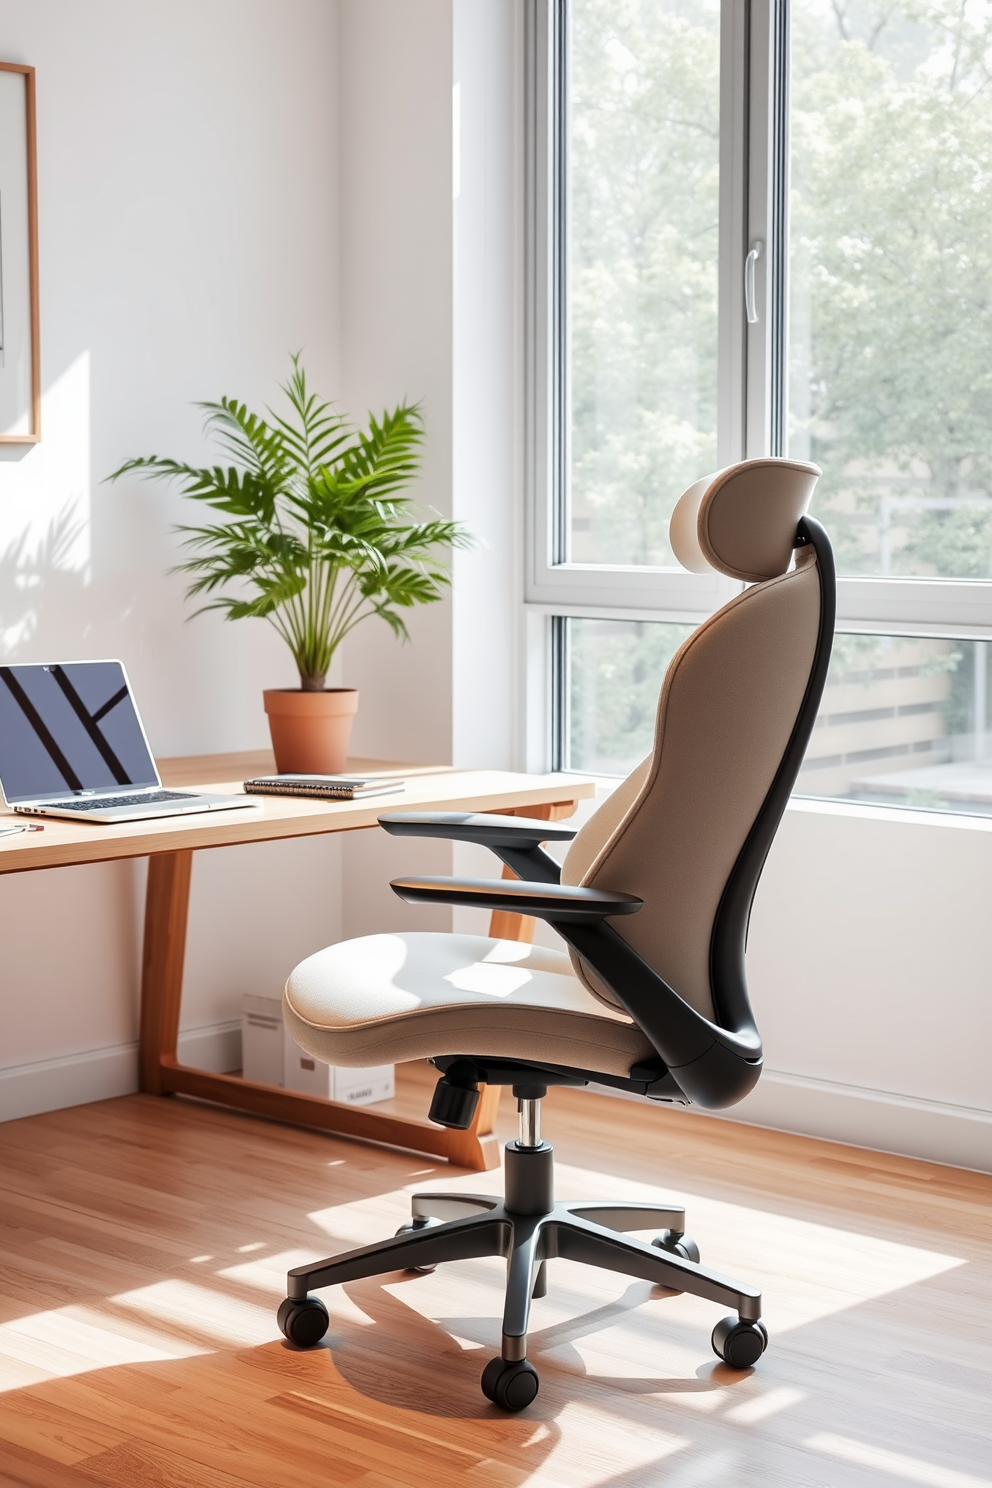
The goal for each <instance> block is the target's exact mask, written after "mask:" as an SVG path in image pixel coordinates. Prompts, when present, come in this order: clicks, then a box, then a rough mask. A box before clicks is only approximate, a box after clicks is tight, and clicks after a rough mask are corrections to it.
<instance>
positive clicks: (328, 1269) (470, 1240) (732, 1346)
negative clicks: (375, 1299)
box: [279, 1142, 768, 1410]
mask: <svg viewBox="0 0 992 1488" xmlns="http://www.w3.org/2000/svg"><path fill="white" fill-rule="evenodd" d="M655 1226H658V1227H660V1228H661V1230H662V1233H661V1235H660V1236H659V1237H658V1238H657V1239H656V1240H655V1241H654V1242H653V1243H651V1244H648V1243H646V1242H645V1241H643V1240H637V1239H634V1238H633V1237H632V1236H631V1235H630V1234H629V1233H627V1232H628V1231H631V1230H644V1229H652V1228H654V1227H655ZM493 1255H500V1256H505V1257H506V1263H507V1267H506V1300H505V1305H504V1309H503V1330H502V1335H503V1336H502V1347H501V1350H500V1359H499V1360H493V1361H492V1362H491V1363H490V1365H489V1366H487V1369H486V1371H485V1373H484V1374H483V1381H482V1388H483V1391H484V1392H485V1394H486V1395H487V1396H488V1397H489V1398H490V1399H491V1400H493V1401H495V1403H496V1404H498V1405H501V1406H502V1407H503V1408H504V1409H506V1410H520V1409H522V1408H523V1407H524V1406H526V1405H529V1404H530V1402H531V1401H532V1400H533V1398H534V1396H535V1395H536V1394H537V1375H536V1373H535V1371H534V1369H533V1367H532V1366H531V1365H530V1363H529V1362H528V1360H527V1329H528V1323H529V1320H530V1304H531V1299H532V1298H533V1297H543V1296H544V1295H545V1293H546V1291H547V1262H548V1261H549V1260H550V1259H552V1258H553V1257H555V1256H562V1257H564V1258H565V1259H567V1260H571V1261H583V1262H584V1263H585V1264H586V1265H587V1266H600V1267H603V1268H605V1269H606V1270H608V1271H619V1272H621V1273H622V1274H624V1275H625V1276H632V1277H636V1278H639V1279H640V1280H642V1281H649V1282H653V1283H654V1284H655V1285H656V1286H662V1287H667V1288H669V1289H670V1290H672V1291H677V1292H690V1293H692V1294H693V1295H694V1296H697V1297H705V1298H707V1299H708V1300H709V1301H711V1302H719V1303H722V1304H724V1305H729V1306H731V1307H733V1308H735V1310H736V1312H737V1317H736V1318H734V1317H730V1318H724V1319H723V1320H722V1321H721V1322H719V1323H718V1324H717V1326H716V1328H715V1329H714V1333H713V1347H714V1349H715V1350H716V1352H717V1353H718V1354H719V1356H720V1357H721V1358H722V1359H724V1360H725V1361H726V1362H727V1363H728V1364H731V1365H732V1366H734V1367H737V1368H749V1367H750V1366H751V1365H752V1364H754V1363H756V1362H757V1360H758V1358H759V1357H760V1356H761V1354H762V1353H763V1352H764V1349H765V1346H766V1344H767V1342H768V1335H767V1332H766V1331H765V1328H764V1325H763V1324H762V1323H761V1322H760V1321H759V1319H760V1316H761V1293H760V1292H758V1291H756V1290H755V1289H754V1288H753V1287H748V1286H744V1285H742V1284H741V1283H740V1282H736V1281H732V1280H730V1278H729V1277H726V1276H721V1275H719V1274H718V1273H717V1272H715V1271H710V1270H708V1269H707V1268H706V1267H704V1266H702V1265H700V1264H699V1261H698V1252H697V1251H696V1248H695V1246H694V1245H693V1243H692V1242H691V1241H690V1240H688V1239H687V1238H686V1237H685V1210H684V1209H683V1208H681V1207H679V1206H677V1205H660V1204H624V1203H602V1202H568V1203H561V1202H558V1201H556V1200H555V1198H554V1159H553V1149H552V1147H551V1145H550V1144H549V1143H547V1142H542V1143H541V1144H540V1145H539V1146H534V1147H522V1146H520V1144H519V1143H517V1142H509V1143H507V1146H506V1192H505V1197H504V1198H503V1199H502V1200H500V1199H498V1198H493V1197H492V1196H491V1195H489V1194H448V1193H422V1194H415V1195H414V1197H413V1201H412V1218H411V1221H410V1223H409V1224H407V1225H404V1226H403V1227H402V1229H401V1230H400V1231H399V1232H398V1233H397V1234H396V1235H395V1236H393V1238H392V1239H390V1240H380V1241H379V1242H377V1243H376V1244H375V1245H365V1246H362V1248H361V1249H359V1250H352V1251H349V1252H348V1253H347V1254H346V1255H343V1256H338V1257H335V1258H331V1259H329V1260H326V1261H320V1262H317V1263H316V1264H314V1265H309V1266H297V1267H295V1268H294V1269H293V1270H292V1271H290V1272H289V1276H288V1292H289V1295H288V1296H287V1298H286V1300H285V1301H284V1302H283V1303H282V1305H281V1307H280V1309H279V1324H280V1327H281V1328H282V1330H283V1332H284V1333H285V1335H286V1337H287V1338H289V1339H290V1341H291V1342H293V1343H296V1344H298V1345H300V1346H301V1347H313V1345H315V1344H317V1343H319V1342H320V1339H321V1338H322V1337H323V1336H324V1333H325V1332H326V1329H327V1311H326V1308H325V1307H324V1305H323V1303H322V1302H321V1301H320V1300H319V1298H316V1297H310V1296H309V1292H310V1289H311V1288H320V1287H326V1286H335V1285H341V1284H342V1283H345V1282H349V1281H360V1280H362V1279H363V1278H365V1277H369V1276H382V1275H384V1274H385V1273H387V1272H390V1271H399V1270H420V1271H431V1270H433V1269H434V1267H435V1266H437V1265H440V1264H441V1263H442V1262H444V1261H464V1260H470V1259H472V1258H474V1257H476V1256H493ZM693 1257H697V1258H696V1259H693Z"/></svg>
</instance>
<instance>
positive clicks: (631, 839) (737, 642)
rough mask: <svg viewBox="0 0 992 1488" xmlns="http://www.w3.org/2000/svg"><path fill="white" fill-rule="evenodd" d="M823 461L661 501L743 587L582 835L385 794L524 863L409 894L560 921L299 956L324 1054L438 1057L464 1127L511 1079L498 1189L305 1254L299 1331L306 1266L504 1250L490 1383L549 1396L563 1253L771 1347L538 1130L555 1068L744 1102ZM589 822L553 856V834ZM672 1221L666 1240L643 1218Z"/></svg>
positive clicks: (674, 677)
mask: <svg viewBox="0 0 992 1488" xmlns="http://www.w3.org/2000/svg"><path fill="white" fill-rule="evenodd" d="M819 474H820V472H819V470H818V469H817V468H816V466H814V465H805V464H800V463H798V462H796V461H792V460H777V459H762V460H747V461H744V462H743V463H741V464H738V465H733V466H731V467H729V468H728V469H726V470H723V471H721V472H719V473H718V474H717V475H715V476H710V477H708V478H707V479H705V480H701V481H697V482H696V484H695V485H693V486H690V488H689V489H688V490H687V491H686V492H685V493H684V494H683V496H682V497H681V498H680V500H679V503H678V505H677V507H676V509H675V512H674V515H673V517H672V524H671V537H672V546H673V548H674V550H675V553H676V556H677V557H678V558H679V560H680V561H681V562H682V563H683V564H684V565H685V566H686V567H687V568H689V569H691V570H693V571H695V572H704V571H706V570H707V569H716V570H717V571H718V572H719V573H723V574H727V575H730V576H731V577H732V578H735V579H739V580H743V581H745V583H746V584H747V585H748V587H747V588H745V589H744V590H743V591H742V592H741V593H739V594H738V595H736V597H735V598H733V599H732V600H731V601H730V602H729V603H728V604H726V605H724V606H723V608H722V609H720V610H719V611H718V612H717V613H716V614H715V615H713V616H712V617H711V618H710V619H709V620H707V621H706V622H705V623H704V624H702V625H700V626H699V628H698V629H697V630H695V631H694V632H693V633H692V635H691V636H690V637H689V639H688V640H687V641H686V642H685V644H684V645H683V646H682V648H681V650H680V651H679V652H678V653H677V655H676V656H675V657H674V659H673V661H672V663H671V665H670V666H669V668H668V671H667V674H666V676H665V679H664V683H663V686H662V689H661V697H660V701H659V704H658V717H657V727H656V732H655V741H654V749H653V751H652V753H651V755H650V756H649V758H648V759H647V760H645V761H644V763H643V764H641V765H640V766H639V767H638V768H637V769H636V770H635V771H634V772H633V774H632V775H630V776H629V777H628V778H627V780H625V781H624V782H623V783H622V784H621V785H620V786H619V787H618V788H617V789H616V790H615V791H614V792H613V794H612V795H611V796H610V797H609V798H608V800H607V801H605V802H604V804H603V805H602V806H601V807H600V808H599V810H598V811H597V812H596V813H595V815H594V816H593V817H591V819H590V820H589V821H588V822H587V823H586V825H585V826H584V827H582V829H581V830H580V831H578V832H577V833H576V832H574V831H573V830H571V829H570V828H569V827H567V826H565V825H551V824H549V823H548V822H543V821H527V820H524V819H523V818H520V817H510V816H506V817H504V816H486V815H461V814H458V813H444V814H439V815H417V814H406V815H394V816H383V817H380V818H379V820H380V822H381V824H382V826H383V827H385V829H386V830H387V831H388V832H392V833H395V834H397V835H413V836H424V837H444V838H448V839H453V840H456V841H470V842H478V843H484V844H485V845H486V846H487V847H489V848H491V849H492V851H493V852H494V853H495V854H496V856H497V857H498V858H501V859H502V861H503V862H504V863H505V864H506V865H508V866H509V867H510V868H512V869H513V871H514V872H515V873H516V874H517V875H518V878H519V880H520V881H513V880H506V881H502V880H500V881H492V882H489V881H483V880H468V879H450V878H405V879H399V880H397V881H395V882H394V883H393V885H392V887H393V888H394V889H395V891H396V893H397V894H399V896H400V898H402V899H405V900H407V901H408V902H410V903H437V902H440V903H445V904H466V905H479V906H484V907H486V908H492V909H506V910H511V911H516V912H522V913H525V914H529V915H535V916H538V917H539V918H542V919H545V920H547V921H548V922H549V923H550V924H551V925H553V926H554V928H555V929H556V930H557V931H558V932H559V934H560V935H561V937H562V939H563V940H564V941H565V944H566V945H567V947H568V953H567V955H566V954H565V953H564V952H558V951H552V950H546V949H542V948H537V947H533V946H530V945H524V944H520V943H517V942H512V941H499V940H493V939H490V938H487V937H483V936H471V935H457V934H440V933H404V934H397V935H371V936H365V937H363V938H361V939H359V940H351V941H345V942H342V943H341V944H339V945H334V946H330V947H329V948H328V949H327V950H324V951H320V952H318V953H317V954H316V955H314V956H311V957H309V959H308V960H306V961H304V962H302V963H301V965H299V966H298V967H297V968H296V970H295V971H294V972H293V973H292V975H291V976H290V978H289V981H288V982H287V984H286V991H285V997H284V1003H283V1010H284V1016H285V1019H286V1023H287V1025H288V1027H289V1030H290V1032H291V1033H292V1035H293V1037H294V1038H295V1039H296V1040H297V1042H298V1043H299V1044H301V1045H302V1047H303V1048H304V1049H305V1050H307V1051H308V1052H309V1053H310V1054H313V1055H315V1056H316V1057H318V1058H320V1059H323V1060H326V1061H327V1062H328V1063H331V1064H344V1065H349V1064H350V1065H371V1064H385V1063H389V1062H391V1061H403V1060H409V1059H422V1058H429V1059H430V1060H431V1061H432V1063H433V1064H434V1065H435V1066H436V1067H437V1068H438V1069H439V1070H440V1071H441V1078H440V1079H439V1081H438V1084H437V1087H436V1090H435V1093H434V1099H433V1103H432V1105H431V1110H430V1115H431V1119H432V1120H434V1121H437V1122H440V1123H441V1124H442V1125H443V1126H449V1127H455V1128H460V1129H464V1128H466V1127H467V1126H468V1125H469V1124H470V1122H471V1119H472V1115H473V1113H474V1110H475V1107H476V1104H477V1102H478V1099H479V1096H478V1086H479V1083H480V1082H483V1081H484V1082H486V1083H488V1084H498V1085H511V1086H512V1087H513V1092H514V1094H515V1096H516V1097H517V1102H518V1109H519V1112H520V1133H519V1136H518V1138H517V1140H516V1142H511V1143H509V1144H508V1145H507V1147H506V1167H505V1191H504V1198H503V1200H502V1202H500V1201H499V1200H497V1199H494V1198H492V1197H488V1196H486V1195H475V1194H468V1195H463V1196H454V1195H451V1194H446V1193H445V1194H430V1193H424V1194H417V1195H415V1197H414V1198H413V1203H412V1218H411V1220H410V1222H409V1223H408V1224H406V1225H404V1226H403V1227H402V1229H401V1230H400V1231H399V1232H398V1233H397V1235H396V1236H395V1237H394V1238H392V1239H388V1240H383V1241H381V1242H379V1243H378V1244H375V1245H367V1246H364V1247H363V1248H362V1249H360V1250H354V1251H351V1252H350V1253H349V1254H347V1255H343V1256H337V1257H334V1258H332V1259H330V1260H327V1261H322V1262H320V1263H319V1264H314V1265H307V1266H298V1267H296V1268H295V1269H294V1270H292V1271H290V1273H289V1285H288V1291H289V1295H288V1296H287V1298H286V1299H285V1301H284V1302H283V1303H282V1305H281V1306H280V1308H279V1323H280V1325H281V1327H282V1330H283V1332H284V1333H285V1335H286V1336H287V1338H289V1339H291V1340H292V1341H293V1342H294V1343H297V1344H299V1345H301V1346H304V1347H307V1346H312V1345H314V1344H316V1343H318V1342H319V1340H320V1339H321V1338H322V1337H323V1335H324V1333H325V1331H326V1329H327V1326H328V1315H327V1310H326V1308H325V1307H324V1304H323V1303H322V1302H321V1301H320V1299H319V1298H317V1297H312V1296H309V1295H308V1291H309V1288H311V1287H325V1286H330V1285H332V1284H334V1283H341V1282H349V1281H356V1280H358V1279H359V1278H361V1277H367V1276H377V1275H381V1274H383V1273H385V1272H388V1271H394V1270H397V1269H400V1268H406V1269H413V1270H421V1271H424V1270H433V1268H434V1267H435V1266H436V1265H437V1264H438V1263H439V1262H442V1261H455V1260H463V1259H467V1258H468V1257H472V1256H482V1255H502V1256H505V1257H506V1259H507V1281H506V1304H505V1310H504V1313H503V1342H502V1351H501V1357H500V1358H497V1359H493V1360H491V1361H490V1363H489V1364H488V1365H487V1366H486V1369H485V1371H484V1373H483V1376H482V1389H483V1391H484V1393H485V1394H486V1395H487V1396H488V1397H489V1399H490V1400H493V1401H495V1402H496V1404H498V1405H500V1406H502V1407H503V1408H504V1409H506V1410H520V1409H522V1408H523V1407H524V1406H526V1405H528V1404H530V1402H531V1401H532V1400H533V1399H534V1396H535V1395H536V1394H537V1389H538V1379H537V1374H536V1372H535V1370H534V1368H533V1366H532V1365H531V1363H530V1362H529V1360H528V1359H527V1325H528V1314H529V1310H530V1301H531V1297H533V1296H543V1295H544V1294H545V1291H546V1285H547V1282H546V1263H547V1261H548V1259H549V1258H550V1257H554V1256H565V1257H567V1258H569V1259H571V1260H575V1261H585V1262H587V1263H588V1264H589V1265H593V1266H602V1267H606V1268H608V1269H611V1270H616V1271H620V1272H623V1273H624V1274H626V1275H628V1276H634V1277H640V1278H643V1279H645V1280H648V1281H652V1282H655V1283H657V1284H659V1285H661V1286H663V1287H668V1288H670V1289H673V1290H676V1291H686V1292H691V1293H693V1294H695V1295H697V1296H701V1297H706V1298H708V1299H709V1300H711V1301H714V1302H721V1303H723V1304H724V1305H729V1306H731V1307H733V1308H734V1310H735V1311H734V1314H733V1315H731V1316H729V1317H725V1318H724V1319H723V1320H722V1321H721V1322H718V1323H717V1325H716V1328H715V1329H714V1332H713V1338H712V1343H713V1347H714V1349H715V1351H716V1353H717V1354H718V1355H719V1356H720V1357H721V1358H722V1359H724V1360H725V1361H726V1362H727V1363H728V1364H730V1365H732V1366H734V1367H737V1368H747V1367H749V1366H750V1365H752V1364H754V1363H755V1362H756V1361H757V1359H758V1358H759V1357H760V1355H761V1354H762V1352H763V1351H764V1349H765V1347H766V1345H767V1342H768V1335H767V1332H766V1330H765V1328H764V1325H763V1324H762V1323H761V1321H760V1314H761V1296H760V1293H759V1292H757V1291H756V1290H755V1289H754V1288H753V1287H750V1286H746V1285H743V1284H740V1283H738V1282H735V1281H731V1280H729V1279H728V1278H727V1277H724V1276H720V1275H717V1274H716V1273H714V1272H712V1271H709V1270H707V1269H706V1268H704V1267H703V1266H702V1265H700V1263H699V1252H698V1250H697V1249H696V1246H695V1244H694V1243H693V1242H692V1241H691V1240H690V1239H689V1237H688V1236H686V1234H685V1211H684V1210H683V1209H682V1208H679V1207H677V1206H675V1205H652V1204H622V1203H596V1202H593V1201H589V1202H583V1203H562V1202H557V1201H556V1200H555V1196H554V1185H553V1172H552V1148H551V1146H550V1145H549V1144H548V1143H547V1142H544V1141H542V1140H541V1133H540V1103H541V1099H542V1097H543V1096H544V1095H546V1093H547V1088H548V1086H549V1085H573V1086H581V1085H585V1084H588V1083H590V1082H591V1081H595V1082H596V1083H597V1084H599V1085H607V1086H614V1087H616V1088H618V1089H621V1090H626V1091H633V1092H636V1093H637V1094H638V1095H641V1096H645V1097H647V1099H649V1100H654V1101H660V1102H669V1103H672V1104H678V1105H689V1104H693V1103H694V1104H698V1105H700V1106H704V1107H709V1108H711V1109H717V1108H720V1107H724V1106H730V1105H733V1104H734V1102H735V1101H739V1100H740V1099H741V1098H742V1097H743V1096H745V1095H746V1094H747V1092H748V1091H749V1090H750V1089H751V1088H752V1086H753V1085H754V1084H755V1082H756V1081H757V1079H758V1076H759V1074H760V1072H761V1041H760V1039H759V1036H758V1031H757V1029H756V1027H755V1024H754V1019H753V1016H752V1013H751V1008H750V1005H749V1002H748V994H747V984H746V981H745V973H744V949H745V942H746V936H747V926H748V918H749V915H750V910H751V901H752V899H753V896H754V891H755V888H756V886H757V882H758V877H759V874H760V873H761V869H762V866H763V864H764V861H765V856H766V854H767V852H768V849H769V847H770V845H771V842H772V838H773V837H774V835H775V832H776V829H777V827H778V824H779V821H780V819H781V816H782V812H783V810H784V809H785V804H786V801H787V800H788V797H789V793H790V791H791V789H792V786H793V783H794V781H795V778H796V774H797V772H798V770H799V767H800V765H801V763H802V759H803V754H804V752H805V749H806V745H807V742H808V740H809V736H810V732H811V730H812V728H813V723H814V720H815V716H816V711H817V706H818V704H819V701H820V696H821V693H822V691H823V684H824V680H825V677H826V670H827V664H828V661H829V658H830V647H831V641H832V637H833V623H834V609H835V581H834V567H833V557H832V553H831V549H830V543H829V541H828V539H827V536H826V534H825V532H824V530H823V528H822V527H821V526H820V525H819V523H817V522H815V521H814V520H813V519H812V518H810V517H807V516H805V515H804V514H805V511H806V508H807V506H808V504H809V500H810V496H811V495H812V491H813V487H814V485H815V484H816V479H817V476H818V475H819ZM571 838H574V841H572V845H571V847H570V848H569V850H568V853H567V856H566V857H565V860H564V864H563V866H562V868H561V870H560V872H559V867H558V864H557V862H555V861H554V859H553V858H552V857H551V856H550V855H549V854H548V853H546V852H545V851H544V849H543V848H542V846H541V844H542V843H545V842H549V841H565V840H568V839H571ZM656 1226H657V1227H660V1229H661V1233H660V1234H659V1235H658V1236H657V1237H656V1238H655V1239H654V1240H653V1241H652V1242H651V1243H650V1244H648V1243H646V1242H645V1241H642V1240H639V1239H636V1238H632V1236H631V1235H630V1233H628V1232H630V1231H636V1230H645V1229H650V1228H654V1227H656Z"/></svg>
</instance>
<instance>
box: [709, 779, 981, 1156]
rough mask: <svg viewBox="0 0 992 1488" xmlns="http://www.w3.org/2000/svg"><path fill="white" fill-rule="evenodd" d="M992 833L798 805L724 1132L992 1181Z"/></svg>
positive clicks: (773, 861) (976, 824)
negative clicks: (972, 1172)
mask: <svg viewBox="0 0 992 1488" xmlns="http://www.w3.org/2000/svg"><path fill="white" fill-rule="evenodd" d="M990 883H992V820H989V819H981V818H975V817H972V818H968V817H961V818H954V817H945V816H939V815H936V814H934V815H929V814H927V813H925V812H920V813H913V812H900V811H895V810H878V809H873V808H871V807H857V806H850V807H848V806H833V805H830V804H827V803H819V802H813V801H808V802H799V801H796V802H793V804H792V805H791V806H790V808H789V810H788V811H787V812H786V815H785V819H784V821H783V823H782V827H781V829H780V831H779V834H778V836H777V838H776V840H775V843H774V845H773V847H772V851H771V853H770V854H769V858H768V863H767V865H766V867H765V872H764V875H763V877H762V880H761V883H760V884H759V887H758V893H757V896H756V899H755V905H754V913H753V916H752V921H751V930H750V936H749V947H748V958H747V966H748V981H749V984H750V987H751V994H752V1000H753V1004H754V1009H755V1013H756V1016H757V1019H758V1024H759V1027H760V1028H761V1030H762V1034H763V1038H764V1044H765V1059H766V1068H765V1073H764V1075H763V1076H762V1079H761V1081H760V1082H759V1084H758V1086H757V1087H756V1089H755V1090H754V1091H753V1092H752V1094H751V1095H750V1096H748V1098H747V1099H746V1100H745V1101H744V1102H743V1103H742V1104H741V1105H740V1106H738V1107H735V1108H734V1110H733V1111H732V1112H728V1113H727V1114H728V1115H730V1116H732V1117H733V1118H734V1119H739V1120H745V1121H755V1122H757V1123H758V1124H760V1125H767V1126H775V1127H783V1128H785V1129H787V1130H793V1131H802V1132H810V1133H813V1134H814V1135H819V1136H826V1137H833V1138H837V1139H838V1140H840V1141H847V1142H855V1143H861V1144H863V1145H865V1146H872V1147H879V1148H884V1149H887V1150H889V1151H896V1152H908V1153H911V1154H915V1155H918V1156H921V1157H930V1158H934V1159H936V1160H937V1161H941V1162H954V1163H960V1164H961V1165H963V1166H967V1167H974V1168H983V1169H992V1076H990V1073H989V1069H990V1066H989V1049H990V1047H992V971H990V960H989V909H988V898H989V885H990Z"/></svg>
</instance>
